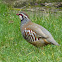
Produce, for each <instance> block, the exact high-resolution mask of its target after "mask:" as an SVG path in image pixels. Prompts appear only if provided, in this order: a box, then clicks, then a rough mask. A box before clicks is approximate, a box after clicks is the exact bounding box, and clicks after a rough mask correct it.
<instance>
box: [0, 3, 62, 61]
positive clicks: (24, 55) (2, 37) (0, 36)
mask: <svg viewBox="0 0 62 62" xmlns="http://www.w3.org/2000/svg"><path fill="white" fill-rule="evenodd" d="M18 12H19V11H18V10H12V9H10V8H8V6H7V5H6V4H3V3H0V62H62V12H60V11H58V12H56V13H51V12H49V13H45V14H44V13H42V12H40V13H39V12H38V13H34V12H29V11H25V12H26V13H27V14H28V15H29V17H30V19H31V21H33V22H34V23H37V24H39V25H42V26H43V27H45V28H46V29H47V30H48V31H50V33H51V34H52V36H53V37H54V39H55V40H56V41H57V42H58V43H59V44H60V46H55V45H47V46H45V47H42V48H37V47H34V46H33V45H31V44H29V43H28V42H27V41H26V40H24V38H23V37H22V35H21V31H20V23H21V22H20V19H19V17H18V16H17V15H16V13H18Z"/></svg>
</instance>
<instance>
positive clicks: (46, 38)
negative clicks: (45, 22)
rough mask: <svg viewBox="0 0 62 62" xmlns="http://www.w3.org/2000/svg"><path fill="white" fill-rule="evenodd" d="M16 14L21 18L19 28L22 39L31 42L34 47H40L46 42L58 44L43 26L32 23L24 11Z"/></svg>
mask: <svg viewBox="0 0 62 62" xmlns="http://www.w3.org/2000/svg"><path fill="white" fill-rule="evenodd" d="M16 15H18V16H19V18H20V20H21V26H20V29H21V32H22V35H23V37H24V39H25V40H26V41H27V42H29V43H31V44H32V45H34V46H36V47H42V46H45V45H48V44H54V45H58V46H59V44H58V43H57V42H56V41H55V40H54V38H53V37H52V35H51V34H50V32H49V31H48V30H46V29H45V28H44V27H42V26H40V25H38V24H36V23H33V22H32V21H31V20H30V19H29V17H28V15H27V14H26V13H24V12H20V13H19V14H16Z"/></svg>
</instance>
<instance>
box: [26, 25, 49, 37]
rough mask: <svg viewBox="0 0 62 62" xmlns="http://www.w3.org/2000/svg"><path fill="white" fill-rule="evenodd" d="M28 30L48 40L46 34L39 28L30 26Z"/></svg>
mask: <svg viewBox="0 0 62 62" xmlns="http://www.w3.org/2000/svg"><path fill="white" fill-rule="evenodd" d="M26 28H27V29H30V30H32V31H33V32H35V33H36V34H37V35H36V36H38V37H42V38H48V36H47V35H46V34H45V33H43V31H42V30H41V29H40V28H39V27H38V26H35V25H34V26H33V25H29V26H28V27H26Z"/></svg>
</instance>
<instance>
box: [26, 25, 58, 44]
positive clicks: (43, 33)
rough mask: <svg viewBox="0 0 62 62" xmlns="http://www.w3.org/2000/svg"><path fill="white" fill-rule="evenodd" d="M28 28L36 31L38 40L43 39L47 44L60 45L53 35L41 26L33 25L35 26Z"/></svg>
mask: <svg viewBox="0 0 62 62" xmlns="http://www.w3.org/2000/svg"><path fill="white" fill-rule="evenodd" d="M26 28H28V29H31V30H32V31H34V32H35V33H36V36H37V37H38V38H43V39H46V40H47V42H50V43H52V44H55V45H59V44H58V43H57V42H56V41H55V40H54V38H53V37H52V35H51V34H50V32H49V31H48V30H46V29H45V28H43V27H42V26H40V25H38V24H33V25H29V26H28V27H26Z"/></svg>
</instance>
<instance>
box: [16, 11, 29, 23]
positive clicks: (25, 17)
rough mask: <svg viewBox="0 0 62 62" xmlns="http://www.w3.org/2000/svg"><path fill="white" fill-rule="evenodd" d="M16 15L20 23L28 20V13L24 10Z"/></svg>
mask: <svg viewBox="0 0 62 62" xmlns="http://www.w3.org/2000/svg"><path fill="white" fill-rule="evenodd" d="M16 15H18V16H19V18H20V20H21V22H22V23H26V22H27V21H30V20H29V17H28V15H27V14H26V13H24V12H20V13H19V14H16Z"/></svg>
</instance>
